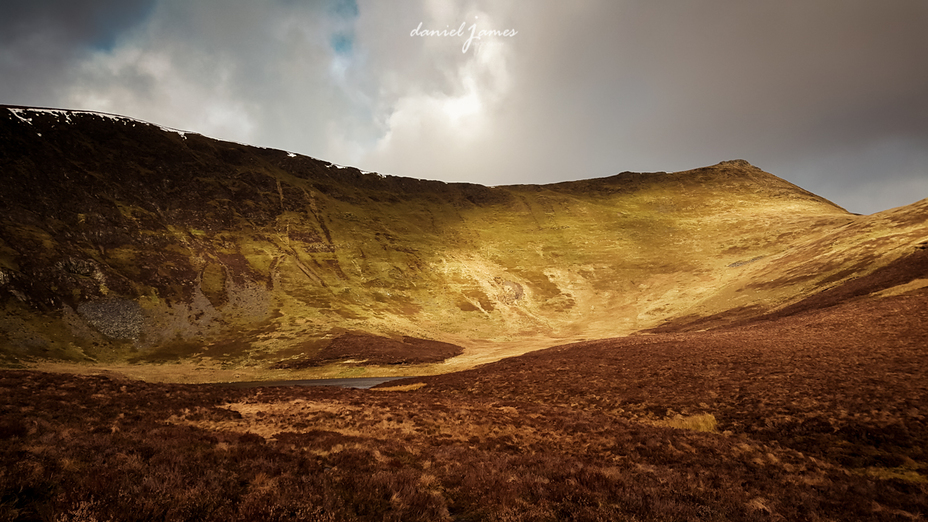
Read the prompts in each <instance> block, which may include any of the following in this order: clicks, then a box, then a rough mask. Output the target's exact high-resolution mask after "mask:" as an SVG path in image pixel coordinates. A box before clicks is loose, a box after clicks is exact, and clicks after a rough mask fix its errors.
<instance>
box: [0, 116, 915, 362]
mask: <svg viewBox="0 0 928 522" xmlns="http://www.w3.org/2000/svg"><path fill="white" fill-rule="evenodd" d="M0 179H2V189H0V306H2V308H3V312H4V313H3V318H2V319H0V354H2V356H3V357H4V360H5V361H6V362H7V363H10V362H15V361H18V360H22V359H26V358H29V357H49V358H61V359H70V360H89V359H92V360H100V361H126V360H129V361H164V360H174V359H185V358H191V357H193V358H199V359H204V358H208V359H214V360H219V361H237V360H244V359H248V360H250V361H254V362H255V363H256V364H268V365H271V364H275V363H278V362H279V361H281V360H286V359H288V358H294V357H304V356H311V355H313V354H315V353H318V352H319V351H320V350H322V349H323V348H324V347H325V345H326V343H328V342H329V341H328V340H330V339H332V338H333V337H335V336H338V335H341V334H343V333H345V332H355V333H367V334H375V335H382V336H388V337H395V338H400V337H402V336H412V337H416V338H427V339H435V340H440V341H448V342H454V343H457V344H461V345H464V346H465V347H469V348H468V352H467V353H466V354H465V356H469V357H471V359H470V361H471V362H472V363H474V364H476V363H477V362H482V361H484V360H487V359H488V358H489V359H492V358H494V357H498V356H501V354H497V355H492V354H490V351H487V350H484V349H483V348H481V346H484V347H485V346H489V345H488V344H486V343H496V344H505V343H507V342H512V343H521V344H522V345H524V346H525V347H526V348H525V349H528V348H529V347H534V346H541V345H551V344H554V343H555V342H563V341H569V340H577V339H581V338H600V337H611V336H618V335H624V334H628V333H631V332H634V331H638V330H642V329H647V328H654V327H657V326H660V325H661V324H665V323H666V322H668V321H678V322H679V321H683V322H686V321H692V320H696V319H698V318H700V317H706V316H711V315H714V314H720V313H722V312H730V311H732V310H740V311H741V313H742V315H745V314H746V315H757V314H760V313H763V312H766V311H769V310H773V309H775V308H777V307H782V306H785V305H788V304H791V303H795V302H797V301H799V300H801V299H803V298H804V297H807V296H809V295H811V294H814V293H816V292H818V291H820V290H823V289H827V288H831V287H834V286H836V285H839V284H841V283H842V282H844V281H846V280H849V279H852V278H855V277H859V276H861V275H865V274H867V273H870V272H872V271H873V270H876V269H877V268H879V267H880V266H884V265H886V264H888V263H890V262H892V261H894V260H896V259H899V258H901V257H904V256H906V255H909V254H910V253H911V251H912V250H913V249H914V246H913V245H916V244H917V243H918V242H919V241H923V240H925V239H928V232H926V229H925V225H924V223H925V218H926V213H928V212H926V208H925V207H926V205H925V204H924V202H922V204H920V205H919V204H916V205H914V206H912V207H910V208H906V209H900V210H897V211H891V212H887V213H881V214H876V215H874V216H853V215H850V214H848V213H847V212H845V211H844V210H842V209H840V208H839V207H837V206H835V205H834V204H832V203H830V202H828V201H826V200H824V199H822V198H819V197H817V196H815V195H813V194H810V193H808V192H806V191H804V190H802V189H800V188H798V187H795V186H794V185H791V184H789V183H787V182H785V181H783V180H781V179H779V178H777V177H775V176H773V175H771V174H768V173H765V172H763V171H761V170H760V169H757V168H756V167H753V166H751V165H750V164H748V163H747V162H744V161H740V160H738V161H732V162H723V163H720V164H718V165H715V166H711V167H706V168H701V169H696V170H692V171H686V172H678V173H648V174H638V173H622V174H618V175H616V176H612V177H609V178H603V179H594V180H587V181H579V182H571V183H559V184H554V185H545V186H534V185H521V186H510V187H495V188H488V187H483V186H478V185H469V184H446V183H442V182H436V181H422V180H414V179H407V178H400V177H393V176H381V175H378V174H373V173H362V172H360V171H358V170H357V169H354V168H342V167H338V166H335V165H332V164H330V163H327V162H324V161H320V160H316V159H313V158H308V157H305V156H299V155H294V154H290V153H287V152H285V151H279V150H271V149H262V148H256V147H250V146H246V145H240V144H235V143H229V142H223V141H218V140H214V139H210V138H207V137H204V136H201V135H198V134H194V133H184V132H179V131H174V130H171V129H164V128H161V127H158V126H156V125H152V124H148V123H144V122H140V121H137V120H131V119H128V118H122V117H118V116H110V115H101V114H96V113H87V112H75V111H61V110H39V109H29V108H16V107H5V108H0ZM481 350H483V351H482V352H481ZM481 354H483V355H481Z"/></svg>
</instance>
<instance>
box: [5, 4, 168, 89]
mask: <svg viewBox="0 0 928 522" xmlns="http://www.w3.org/2000/svg"><path fill="white" fill-rule="evenodd" d="M153 4H154V0H32V1H14V2H7V3H5V4H4V6H3V9H2V16H0V72H2V74H0V103H23V104H30V103H31V104H50V103H53V102H54V101H55V94H54V93H55V92H57V91H58V89H59V88H60V87H61V85H60V82H61V81H62V79H63V78H62V73H63V71H65V70H67V69H69V68H70V67H72V66H73V65H74V64H75V60H77V59H78V58H79V57H80V56H81V55H82V54H83V53H85V52H86V51H88V50H91V49H108V48H111V47H112V46H113V45H115V43H116V40H117V38H118V37H119V36H120V35H121V34H122V33H123V32H124V31H126V30H128V29H130V28H132V27H134V26H136V25H137V24H139V23H141V22H142V21H143V20H144V19H145V17H146V16H147V14H148V13H149V12H150V10H151V9H152V6H153Z"/></svg>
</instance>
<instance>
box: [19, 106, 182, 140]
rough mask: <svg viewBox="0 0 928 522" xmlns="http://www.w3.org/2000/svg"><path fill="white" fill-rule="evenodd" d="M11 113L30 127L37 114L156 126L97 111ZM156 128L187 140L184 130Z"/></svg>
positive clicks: (35, 110) (30, 111)
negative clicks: (74, 115)
mask: <svg viewBox="0 0 928 522" xmlns="http://www.w3.org/2000/svg"><path fill="white" fill-rule="evenodd" d="M10 112H12V113H13V115H14V116H16V117H17V118H19V119H20V120H22V121H24V122H26V123H28V124H30V125H31V124H32V117H30V116H34V115H35V114H37V113H43V114H52V115H55V116H56V117H57V118H58V119H61V118H62V117H63V118H64V121H65V122H66V123H74V122H73V121H71V115H72V114H82V115H87V116H92V117H95V118H96V117H100V118H103V119H108V120H113V121H116V122H119V123H122V124H123V125H127V124H129V123H131V124H132V126H133V127H135V125H136V124H137V123H142V124H145V125H154V124H153V123H149V122H147V121H144V120H137V119H134V118H127V117H125V116H119V115H117V114H110V113H106V112H95V111H71V110H62V109H32V108H29V109H14V108H10ZM155 126H156V127H158V128H159V129H161V130H163V131H165V132H174V133H177V134H179V135H180V136H181V137H182V138H184V139H187V131H182V130H180V129H174V128H171V127H164V126H162V125H155Z"/></svg>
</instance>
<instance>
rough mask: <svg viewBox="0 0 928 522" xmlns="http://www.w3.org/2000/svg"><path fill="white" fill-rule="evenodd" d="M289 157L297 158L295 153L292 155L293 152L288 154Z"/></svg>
mask: <svg viewBox="0 0 928 522" xmlns="http://www.w3.org/2000/svg"><path fill="white" fill-rule="evenodd" d="M287 157H289V158H295V157H296V154H294V153H292V152H288V153H287Z"/></svg>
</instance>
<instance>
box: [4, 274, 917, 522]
mask: <svg viewBox="0 0 928 522" xmlns="http://www.w3.org/2000/svg"><path fill="white" fill-rule="evenodd" d="M926 324H928V292H926V291H925V290H924V289H921V290H917V291H915V292H912V293H909V294H906V295H899V296H893V297H886V298H882V299H874V298H858V299H854V300H850V301H847V302H844V303H842V304H839V305H836V306H832V307H828V308H823V309H818V310H811V311H804V312H801V313H797V314H795V315H792V316H788V317H780V318H776V319H771V320H765V321H757V322H753V323H749V324H744V325H740V326H736V327H726V328H719V329H716V330H710V331H705V332H688V333H660V334H654V335H639V336H632V337H624V338H617V339H610V340H602V341H593V342H585V343H578V344H573V345H567V346H561V347H556V348H552V349H548V350H542V351H539V352H534V353H530V354H527V355H523V356H520V357H515V358H511V359H505V360H502V361H499V362H497V363H493V364H489V365H486V366H483V367H479V368H476V369H473V370H470V371H466V372H460V373H455V374H449V375H443V376H435V377H427V378H417V379H408V380H405V381H394V382H391V383H388V384H386V385H385V389H382V390H377V389H373V390H349V389H333V388H323V387H311V388H306V387H291V388H270V387H269V388H253V389H230V388H227V387H221V386H215V385H181V384H153V383H145V382H140V381H131V380H120V379H118V378H113V377H107V376H79V375H61V374H50V373H39V372H29V371H4V372H0V397H2V398H3V399H2V402H0V463H2V464H0V519H5V520H74V521H76V520H101V521H102V520H923V519H925V518H926V516H928V480H926V477H928V454H926V450H925V448H928V423H926V420H928V419H926V415H928V363H926V361H928V329H926V328H925V325H926Z"/></svg>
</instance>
